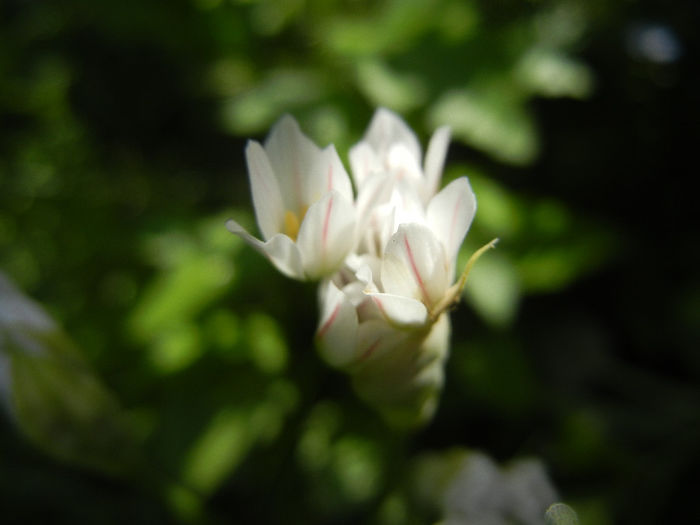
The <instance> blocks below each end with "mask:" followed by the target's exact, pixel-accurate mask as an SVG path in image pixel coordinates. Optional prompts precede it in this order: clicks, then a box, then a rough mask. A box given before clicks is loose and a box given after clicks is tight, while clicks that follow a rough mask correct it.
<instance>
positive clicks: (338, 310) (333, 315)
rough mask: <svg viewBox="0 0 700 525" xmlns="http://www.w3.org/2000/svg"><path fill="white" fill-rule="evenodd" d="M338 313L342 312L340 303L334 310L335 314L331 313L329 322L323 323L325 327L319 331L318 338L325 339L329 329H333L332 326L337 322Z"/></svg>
mask: <svg viewBox="0 0 700 525" xmlns="http://www.w3.org/2000/svg"><path fill="white" fill-rule="evenodd" d="M338 312H340V303H338V304H337V305H335V308H334V309H333V312H332V313H331V315H330V317H329V318H328V320H327V321H326V322H325V323H323V326H321V328H319V329H318V337H323V336H324V335H325V334H326V332H327V331H328V329H329V328H330V327H331V325H332V324H333V323H334V322H335V320H336V318H337V317H338Z"/></svg>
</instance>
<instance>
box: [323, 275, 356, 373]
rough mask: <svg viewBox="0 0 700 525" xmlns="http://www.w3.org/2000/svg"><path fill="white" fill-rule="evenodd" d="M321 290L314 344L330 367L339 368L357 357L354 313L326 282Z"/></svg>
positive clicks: (341, 293) (333, 285)
mask: <svg viewBox="0 0 700 525" xmlns="http://www.w3.org/2000/svg"><path fill="white" fill-rule="evenodd" d="M322 287H323V291H322V300H321V322H320V324H319V327H318V330H317V331H316V342H317V344H318V349H319V352H320V353H321V356H322V357H323V358H324V359H325V360H326V361H327V362H328V363H329V364H330V365H331V366H335V367H343V366H345V365H347V364H349V363H351V362H352V361H353V360H354V359H355V357H356V355H357V348H356V346H357V342H356V341H357V328H358V323H357V313H356V312H355V307H354V306H353V305H352V303H351V302H350V301H349V300H348V298H347V297H346V296H345V294H344V293H343V292H341V291H340V290H339V289H338V287H337V286H336V285H335V284H333V282H331V281H326V282H325V283H324V284H323V285H322Z"/></svg>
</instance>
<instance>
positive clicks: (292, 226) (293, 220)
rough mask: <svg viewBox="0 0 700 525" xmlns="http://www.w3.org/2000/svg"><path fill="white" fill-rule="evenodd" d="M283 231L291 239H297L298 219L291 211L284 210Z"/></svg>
mask: <svg viewBox="0 0 700 525" xmlns="http://www.w3.org/2000/svg"><path fill="white" fill-rule="evenodd" d="M284 233H285V234H286V235H287V236H289V237H290V238H291V239H292V240H293V241H296V240H297V235H298V234H299V219H298V218H297V214H296V213H294V212H293V211H289V210H287V211H286V212H284Z"/></svg>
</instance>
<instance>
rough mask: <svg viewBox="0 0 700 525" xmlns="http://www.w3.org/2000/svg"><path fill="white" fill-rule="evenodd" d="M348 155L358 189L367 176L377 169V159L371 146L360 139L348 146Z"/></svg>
mask: <svg viewBox="0 0 700 525" xmlns="http://www.w3.org/2000/svg"><path fill="white" fill-rule="evenodd" d="M348 156H349V157H350V169H351V170H352V177H353V180H354V181H355V187H356V188H357V190H358V191H360V190H361V189H362V187H363V186H364V184H365V181H366V180H367V179H368V177H369V176H370V175H372V174H375V173H377V172H378V171H379V169H380V164H379V160H378V159H377V157H376V155H375V154H374V151H373V150H372V146H370V144H369V143H368V142H365V141H360V142H358V143H357V144H355V145H354V146H353V147H352V148H350V153H349V155H348Z"/></svg>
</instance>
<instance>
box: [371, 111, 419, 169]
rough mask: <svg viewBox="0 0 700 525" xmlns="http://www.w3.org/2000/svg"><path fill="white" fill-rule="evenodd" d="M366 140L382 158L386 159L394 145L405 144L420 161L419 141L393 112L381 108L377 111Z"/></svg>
mask: <svg viewBox="0 0 700 525" xmlns="http://www.w3.org/2000/svg"><path fill="white" fill-rule="evenodd" d="M364 140H365V141H366V142H368V143H369V144H370V146H371V147H372V149H373V150H374V151H375V153H376V154H377V155H378V156H379V157H380V159H381V158H383V157H386V156H387V155H388V153H389V149H390V148H391V146H392V145H394V144H403V145H404V146H406V148H408V151H409V152H410V154H411V155H412V156H413V157H414V158H415V159H420V157H421V150H420V144H419V143H418V139H417V138H416V135H415V133H413V131H412V130H411V128H410V127H408V125H407V124H406V123H405V122H404V121H403V119H402V118H401V117H399V116H398V115H397V114H396V113H394V112H393V111H389V110H388V109H386V108H379V109H378V110H377V111H375V113H374V116H373V117H372V122H370V125H369V128H368V129H367V132H366V133H365V136H364Z"/></svg>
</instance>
